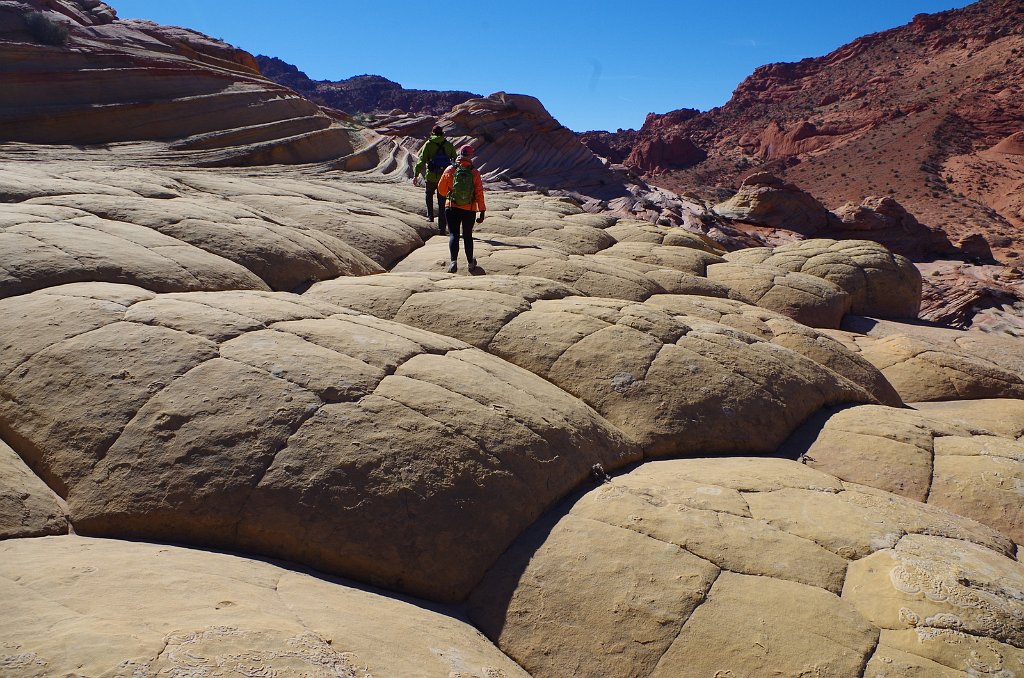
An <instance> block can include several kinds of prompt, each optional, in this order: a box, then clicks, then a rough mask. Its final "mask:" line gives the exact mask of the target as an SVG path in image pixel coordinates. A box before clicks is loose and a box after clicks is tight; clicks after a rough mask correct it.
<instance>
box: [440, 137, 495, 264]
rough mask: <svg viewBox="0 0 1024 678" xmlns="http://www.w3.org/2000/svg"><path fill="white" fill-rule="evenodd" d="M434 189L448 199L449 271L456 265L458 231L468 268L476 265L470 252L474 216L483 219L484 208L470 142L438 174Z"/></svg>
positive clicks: (481, 189) (478, 171)
mask: <svg viewBox="0 0 1024 678" xmlns="http://www.w3.org/2000/svg"><path fill="white" fill-rule="evenodd" d="M437 193H438V195H442V196H445V198H446V199H447V200H448V208H447V209H446V210H445V212H446V213H447V218H448V232H449V235H448V252H449V253H450V254H451V261H449V262H448V272H449V273H455V271H457V270H458V268H459V267H458V264H457V260H458V258H459V236H460V235H461V236H462V240H463V242H464V243H465V245H466V260H467V261H468V262H469V270H471V271H472V270H473V269H474V268H476V258H475V257H474V256H473V219H474V218H476V223H478V224H480V223H483V220H484V214H485V213H486V211H487V205H485V204H484V183H483V181H482V180H481V179H480V170H478V169H477V168H475V167H473V147H472V146H463V147H462V148H460V149H459V155H458V157H457V158H456V160H455V164H454V165H452V166H451V167H449V168H448V169H446V170H445V171H444V174H442V175H441V180H440V181H439V182H438V184H437ZM477 212H480V216H477V215H476V213H477Z"/></svg>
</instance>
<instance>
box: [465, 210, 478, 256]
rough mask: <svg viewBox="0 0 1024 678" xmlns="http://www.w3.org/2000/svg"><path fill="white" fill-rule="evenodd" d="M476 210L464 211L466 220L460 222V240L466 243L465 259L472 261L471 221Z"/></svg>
mask: <svg viewBox="0 0 1024 678" xmlns="http://www.w3.org/2000/svg"><path fill="white" fill-rule="evenodd" d="M474 221H476V212H466V220H465V221H464V222H463V223H462V242H463V243H464V244H465V245H466V261H473V222H474Z"/></svg>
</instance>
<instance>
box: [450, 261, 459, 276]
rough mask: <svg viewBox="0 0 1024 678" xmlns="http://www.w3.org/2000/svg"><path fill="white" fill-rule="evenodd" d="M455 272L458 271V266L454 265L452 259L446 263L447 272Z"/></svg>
mask: <svg viewBox="0 0 1024 678" xmlns="http://www.w3.org/2000/svg"><path fill="white" fill-rule="evenodd" d="M457 270H459V265H458V264H457V263H455V260H454V259H452V260H451V261H449V262H448V272H449V273H455V272H456V271H457Z"/></svg>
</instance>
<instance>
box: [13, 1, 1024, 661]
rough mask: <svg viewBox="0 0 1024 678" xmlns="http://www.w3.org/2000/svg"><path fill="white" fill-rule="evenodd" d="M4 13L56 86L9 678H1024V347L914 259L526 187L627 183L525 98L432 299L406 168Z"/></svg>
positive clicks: (287, 114)
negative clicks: (96, 64)
mask: <svg viewBox="0 0 1024 678" xmlns="http://www.w3.org/2000/svg"><path fill="white" fill-rule="evenodd" d="M27 10H31V11H36V12H41V13H43V14H45V15H46V16H48V17H49V20H50V21H54V22H58V23H62V24H67V25H68V35H69V38H68V39H69V40H70V44H69V45H68V46H67V47H66V48H61V47H58V46H53V45H41V44H38V43H35V42H33V41H32V40H31V39H30V36H29V33H28V32H27V31H26V30H25V29H24V27H23V24H22V23H21V22H20V13H23V12H24V11H27ZM0 25H2V26H4V27H6V28H5V31H6V32H5V33H4V35H5V36H7V37H6V38H4V40H0V51H4V53H5V54H8V55H13V57H17V58H18V59H25V60H27V61H25V63H39V64H44V65H48V67H50V68H51V69H56V70H55V71H54V72H59V73H63V75H62V76H61V77H64V78H66V79H67V80H68V82H70V83H71V85H69V86H68V87H66V88H63V89H62V88H60V87H57V86H54V84H53V83H52V82H50V83H49V84H47V83H39V82H36V81H34V80H33V77H35V76H33V75H32V73H30V72H29V71H26V70H24V69H22V70H17V69H15V70H12V71H10V72H5V73H3V74H0V81H2V82H3V83H6V84H10V83H15V85H17V86H18V87H21V88H22V89H21V90H18V91H22V92H28V91H30V90H31V97H35V98H34V99H31V97H30V99H31V100H25V101H23V102H21V104H20V105H17V106H12V107H11V108H10V109H6V108H4V109H2V110H0V115H2V116H5V117H4V120H5V121H10V120H16V121H19V125H23V126H22V127H19V129H21V130H22V132H21V134H22V137H19V139H16V140H10V141H5V142H3V143H0V196H2V200H0V251H2V253H3V256H2V257H0V599H2V600H3V601H4V608H3V609H4V612H3V614H0V673H3V675H5V676H8V675H10V676H18V677H22V676H24V677H33V678H36V677H40V676H53V675H62V676H63V675H89V676H93V675H97V676H98V675H111V676H122V675H123V676H129V675H131V676H155V675H218V674H219V675H261V674H266V675H282V676H287V675H311V676H359V677H361V678H362V677H365V676H380V675H400V676H448V677H451V676H458V677H459V678H468V677H474V678H499V677H500V678H518V677H524V678H525V677H527V676H534V677H536V678H539V677H542V676H568V675H579V676H616V677H618V676H638V677H639V676H644V677H648V676H679V675H708V676H715V675H719V676H739V675H763V674H764V672H765V671H766V670H768V669H769V668H770V670H772V671H774V672H775V674H776V675H786V676H806V675H827V676H851V677H852V676H857V677H861V676H870V677H872V678H873V677H875V676H908V677H909V676H951V677H952V676H968V675H1002V676H1008V675H1016V674H1020V673H1022V672H1024V632H1022V629H1024V603H1022V601H1024V565H1022V564H1021V563H1020V561H1019V560H1018V552H1019V546H1018V545H1019V544H1020V543H1021V540H1022V539H1024V523H1022V521H1024V514H1022V512H1021V500H1020V496H1021V495H1020V492H1021V489H1020V488H1021V487H1022V483H1024V467H1022V464H1024V451H1022V444H1024V381H1022V379H1024V363H1021V362H1020V360H1018V359H1017V358H1018V353H1016V352H1015V349H1018V350H1019V343H1014V339H1013V338H1009V337H998V336H994V335H990V334H986V333H983V332H976V331H972V332H960V331H955V330H951V329H947V328H937V327H930V326H926V325H923V324H922V323H920V322H919V321H917V320H915V318H914V316H916V314H917V311H918V308H919V304H920V299H921V276H920V273H919V272H918V271H917V269H916V268H915V267H914V266H913V265H912V264H911V263H910V262H909V260H907V259H905V258H903V257H901V256H899V255H895V254H893V253H891V252H890V251H888V250H887V249H885V248H884V247H882V246H881V245H878V244H876V243H869V242H866V241H838V240H833V239H813V238H812V239H807V240H803V241H800V242H797V243H791V244H787V245H780V246H777V247H773V248H767V247H766V248H751V249H746V250H738V251H726V249H725V248H723V246H722V244H721V243H720V242H719V241H718V240H716V239H715V238H713V237H711V236H710V235H709V233H710V229H705V230H701V229H700V228H698V227H697V226H696V225H695V224H696V223H697V222H698V221H700V219H698V218H697V217H696V216H694V215H696V214H697V212H693V213H691V214H690V218H691V221H687V220H686V219H679V220H676V221H678V222H679V223H675V222H673V223H651V222H649V221H646V220H643V219H642V218H638V217H641V216H642V215H643V210H642V209H638V210H637V211H636V212H635V213H631V216H627V215H626V214H623V213H622V211H621V210H619V209H613V208H612V207H611V206H610V205H608V204H606V205H605V206H604V207H602V206H601V205H600V204H599V203H600V200H599V199H598V198H597V197H595V198H594V200H593V201H588V200H582V199H580V198H578V197H573V196H571V195H564V194H558V191H557V189H552V190H548V189H545V190H540V191H539V190H534V188H531V186H537V185H542V184H544V182H547V183H548V184H550V185H552V186H557V185H558V184H560V183H564V182H568V183H569V184H572V183H573V182H574V181H576V180H577V179H578V180H579V182H580V185H584V184H585V183H586V182H587V181H591V182H596V183H595V184H594V185H599V184H600V181H610V180H612V179H614V177H615V176H616V175H615V174H614V173H612V172H611V171H610V170H608V168H607V167H605V166H604V165H603V164H602V163H601V162H600V161H599V160H598V159H597V158H595V157H594V156H592V155H587V152H586V151H585V149H584V148H583V147H582V146H580V145H579V144H578V143H576V142H575V139H574V138H570V137H569V136H567V134H568V131H567V130H565V129H564V128H562V127H561V126H560V125H558V124H557V122H556V121H554V119H553V118H551V116H550V115H549V114H548V113H547V111H546V110H545V109H544V108H543V106H542V105H540V103H539V102H537V101H536V100H534V99H531V98H529V97H520V96H516V95H506V94H500V95H492V96H491V97H487V98H484V99H483V100H472V101H467V102H466V103H464V104H461V105H460V106H458V107H456V109H455V110H453V111H452V112H451V113H450V114H448V117H447V124H450V125H451V126H452V127H453V129H456V130H458V133H459V134H463V135H465V136H466V137H468V138H475V137H474V135H477V136H479V137H480V138H481V139H483V140H485V142H486V135H487V134H490V132H491V131H492V130H494V129H500V128H502V127H510V126H512V125H511V122H510V121H514V122H515V125H517V127H516V130H517V132H516V134H517V135H520V136H519V137H517V139H518V140H514V139H508V140H505V141H504V142H502V143H495V142H492V143H493V144H494V145H493V146H492V147H491V148H490V149H489V151H487V154H489V155H488V157H489V158H490V159H489V160H488V162H490V163H492V165H493V166H492V167H490V169H492V170H494V171H495V172H499V171H500V168H501V166H504V167H506V168H508V169H509V170H510V171H514V172H517V173H521V174H523V175H524V176H525V178H524V177H514V178H515V179H516V181H511V180H509V181H507V182H506V183H505V184H502V185H501V187H500V188H501V189H502V190H499V186H498V184H499V183H500V181H498V179H500V177H494V179H495V183H491V184H489V191H490V192H489V194H488V208H489V209H488V212H487V219H486V220H485V221H484V222H483V223H482V224H480V225H479V226H478V227H477V228H476V231H475V233H474V237H475V238H476V247H477V255H476V256H477V258H478V263H479V268H478V269H476V270H474V271H473V272H468V271H460V272H459V273H456V274H448V273H444V272H442V271H443V263H445V261H446V259H447V256H448V251H447V241H446V239H444V238H442V237H440V236H438V235H437V233H436V231H435V230H434V225H433V224H431V223H430V222H429V221H427V220H426V219H424V218H423V215H422V214H421V210H422V198H423V195H422V191H421V189H418V188H415V187H413V186H411V184H410V182H409V178H410V176H411V173H410V171H409V170H410V163H411V160H410V158H411V154H410V152H409V148H407V146H406V145H403V144H407V145H408V144H411V143H412V141H413V140H404V141H403V140H397V141H396V140H395V139H386V138H383V137H381V135H379V134H377V133H376V132H373V131H372V130H368V129H365V128H360V127H358V126H357V125H354V124H353V123H351V121H345V120H343V119H341V118H339V117H334V116H333V115H332V114H331V112H330V111H324V110H322V109H320V108H319V107H317V106H316V105H315V104H312V103H311V102H308V101H306V100H304V99H302V98H301V97H299V96H298V95H296V94H295V93H294V92H290V91H283V90H282V89H281V88H280V87H279V86H276V85H274V84H273V83H270V82H269V81H266V80H265V79H264V78H262V77H261V76H259V74H258V73H256V72H253V71H252V69H251V68H250V66H251V65H250V64H249V61H248V59H247V57H248V55H247V54H245V53H244V52H241V51H236V50H234V49H233V48H230V47H229V46H226V45H224V44H223V43H218V42H217V41H213V40H211V39H209V38H206V37H205V36H199V35H198V34H193V33H192V32H190V31H186V30H185V29H169V28H166V27H159V26H156V25H155V24H154V25H150V24H143V23H140V22H122V21H121V20H119V19H117V18H116V14H115V13H114V12H113V10H112V9H111V8H109V7H108V6H107V5H105V4H103V3H100V2H95V1H94V0H89V1H86V0H75V1H73V0H4V1H3V2H0ZM8 29H9V30H8ZM8 38H9V39H8ZM72 48H73V50H77V51H75V52H74V54H76V55H79V56H81V55H83V54H84V55H88V54H89V53H90V50H97V51H99V52H102V53H103V54H104V55H105V58H108V59H113V60H114V61H115V62H118V63H122V64H125V63H126V64H128V65H129V66H128V68H130V69H134V70H132V73H131V75H132V77H131V78H129V79H128V80H126V81H125V87H124V88H123V89H121V90H119V93H118V96H121V97H123V99H124V100H120V101H110V102H95V101H91V100H89V98H88V97H84V96H78V95H79V94H81V93H82V92H88V91H89V89H90V88H91V87H95V83H94V82H92V81H90V80H89V78H94V77H111V78H113V77H119V76H121V75H127V74H124V73H118V72H117V69H116V68H114V65H111V66H110V67H111V68H112V69H114V70H113V71H112V72H111V73H108V74H106V75H101V74H99V73H90V72H86V70H84V69H82V68H81V67H80V65H77V63H76V62H72V61H62V60H61V58H60V57H61V55H62V54H63V52H62V51H61V50H62V49H66V50H67V51H68V52H69V53H70V52H71V51H72ZM116 55H120V57H118V59H114V56H116ZM133 59H137V60H142V61H146V62H147V63H150V64H151V65H153V64H155V65H153V68H154V69H157V70H159V69H167V68H172V67H173V68H172V70H173V69H177V70H178V71H181V72H182V73H183V75H182V77H180V78H179V77H170V78H168V79H167V80H165V81H159V83H158V82H157V81H154V79H153V73H152V72H150V73H148V74H147V72H146V71H145V69H144V68H141V66H140V64H141V62H140V61H133ZM147 60H148V61H147ZM115 65H116V64H115ZM101 70H102V69H101ZM175 72H177V71H175ZM186 76H187V77H186ZM33 82H35V83H36V84H37V85H39V87H37V88H36V89H33V88H32V87H31V86H30V85H32V83H33ZM18 83H21V84H18ZM189 83H191V85H190V84H189ZM200 85H201V86H203V87H208V88H212V89H211V91H210V92H206V93H205V94H203V93H197V92H192V91H191V90H188V86H195V87H199V86H200ZM222 85H223V86H222ZM8 91H14V90H8ZM76 93H77V94H76ZM25 96H28V94H26V95H25ZM75 97H78V98H77V99H76V98H75ZM203 102H205V103H203ZM144 106H149V107H151V108H152V109H153V110H155V111H157V112H158V113H160V115H161V116H162V117H160V124H159V125H157V126H155V127H154V128H153V129H154V130H155V131H153V132H152V133H151V134H149V135H148V136H147V135H145V134H133V135H128V130H129V129H136V130H137V128H134V127H131V126H130V125H128V123H129V122H131V120H133V117H132V116H134V115H138V111H139V110H140V109H141V108H143V107H144ZM196 106H198V108H193V107H196ZM203 106H210V107H212V108H209V109H207V108H203ZM56 107H64V109H62V110H69V111H77V112H78V113H80V114H81V115H82V116H84V117H83V118H82V119H83V120H87V121H93V122H91V123H90V125H84V126H83V127H82V130H80V133H81V134H86V135H88V134H92V135H100V136H102V135H107V136H106V137H105V141H104V142H103V143H105V144H109V147H107V148H103V149H99V148H96V147H92V146H89V145H86V143H87V142H90V141H93V140H94V139H93V137H88V136H86V137H81V138H79V137H74V136H73V133H76V132H75V130H73V129H71V128H70V127H68V126H67V125H66V124H65V125H61V124H60V119H59V117H58V118H52V117H47V116H48V115H49V113H52V112H53V110H55V108H56ZM239 108H241V109H244V110H245V111H246V113H245V115H242V114H241V113H239V111H238V109H239ZM100 109H105V110H100ZM189 111H192V112H195V113H196V117H190V116H189V115H184V114H183V112H186V113H187V112H189ZM107 113H109V114H110V115H109V116H108V115H107ZM246 115H247V116H251V119H250V118H247V117H245V116H246ZM176 120H177V121H179V123H180V124H178V123H176V122H175V121H176ZM199 123H202V124H201V125H200V124H199ZM197 125H198V126H197ZM115 133H117V134H122V137H118V136H117V134H115ZM62 135H63V136H62ZM68 135H72V136H68ZM125 135H127V136H125ZM129 136H130V137H131V138H129ZM550 148H555V149H560V151H559V152H558V153H553V155H552V156H551V157H550V158H548V156H546V155H545V151H544V149H550ZM482 155H486V154H482ZM271 163H273V164H271ZM210 165H217V166H218V167H217V168H216V169H212V168H211V167H210ZM545 168H546V170H547V171H544V170H545ZM577 171H578V173H577V174H574V172H577ZM530 175H532V176H533V178H534V179H536V181H535V182H534V183H530V182H529V181H528V179H529V176H530ZM574 177H575V178H574ZM620 189H621V191H622V192H624V194H629V195H632V194H630V193H629V191H631V190H636V186H635V185H634V186H632V188H627V187H626V186H624V185H619V186H618V188H617V189H616V190H620ZM680 204H682V203H680ZM627 211H628V210H627ZM702 218H703V217H702ZM707 218H709V219H710V218H713V217H711V216H708V217H707ZM714 223H717V222H714ZM687 224H688V225H687Z"/></svg>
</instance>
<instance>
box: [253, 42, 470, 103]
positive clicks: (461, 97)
mask: <svg viewBox="0 0 1024 678" xmlns="http://www.w3.org/2000/svg"><path fill="white" fill-rule="evenodd" d="M256 64H257V65H258V66H259V69H260V71H261V72H262V73H263V75H264V76H266V77H267V78H269V79H271V80H273V81H274V82H277V83H279V84H281V85H284V86H285V87H290V88H291V89H293V90H295V91H296V92H298V93H299V94H301V95H302V96H304V97H306V98H307V99H309V100H310V101H315V102H316V103H318V104H320V105H321V106H328V107H330V108H335V109H337V110H340V111H345V112H346V113H352V114H355V113H385V112H388V111H391V110H395V109H398V110H401V111H405V112H407V113H425V114H429V115H441V114H443V113H447V112H448V111H450V110H451V109H452V108H454V107H455V106H458V105H459V104H461V103H463V102H465V101H468V100H469V99H473V98H475V97H479V96H480V95H479V94H473V93H472V92H456V91H447V92H439V91H434V90H424V89H406V88H404V87H402V86H401V85H399V84H398V83H397V82H392V81H391V80H388V79H387V78H382V77H381V76H379V75H357V76H354V77H351V78H346V79H345V80H335V81H331V80H311V79H310V78H309V76H307V75H306V74H305V73H303V72H302V71H300V70H299V69H298V67H296V66H294V65H292V64H289V63H288V62H286V61H282V60H281V59H278V58H277V57H268V56H263V55H257V56H256Z"/></svg>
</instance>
